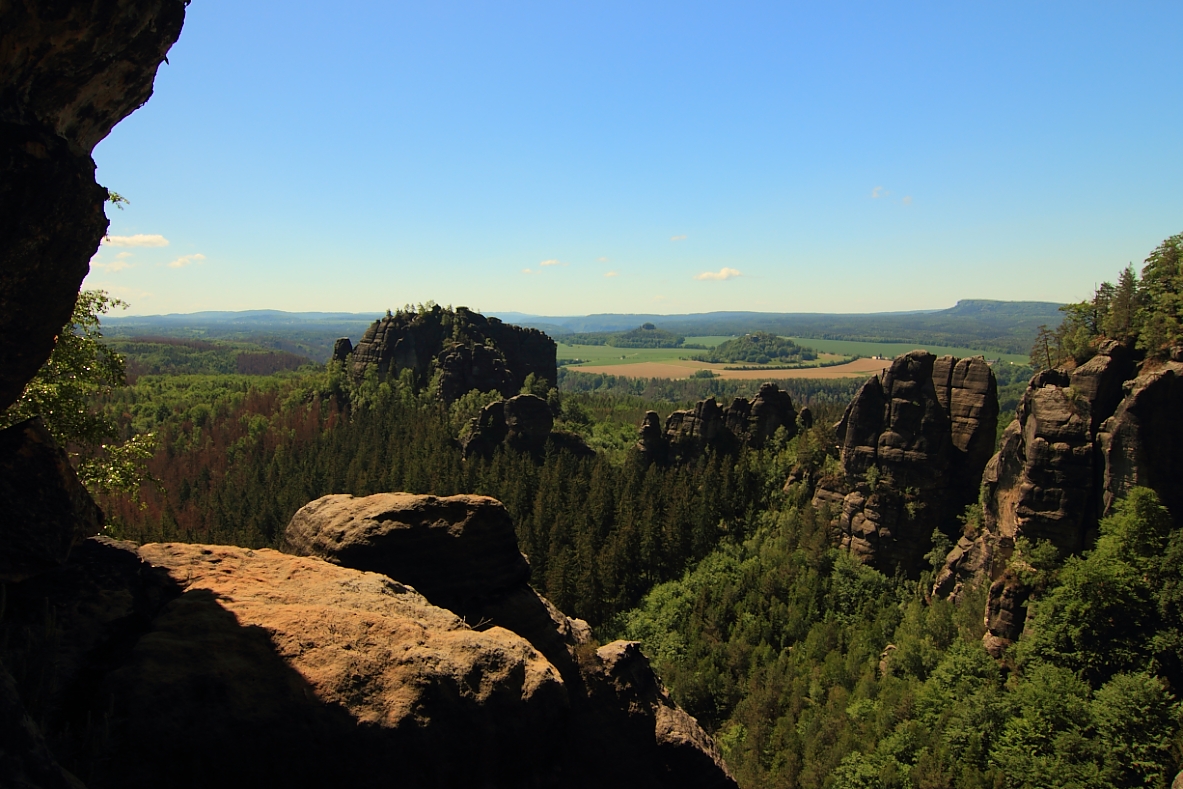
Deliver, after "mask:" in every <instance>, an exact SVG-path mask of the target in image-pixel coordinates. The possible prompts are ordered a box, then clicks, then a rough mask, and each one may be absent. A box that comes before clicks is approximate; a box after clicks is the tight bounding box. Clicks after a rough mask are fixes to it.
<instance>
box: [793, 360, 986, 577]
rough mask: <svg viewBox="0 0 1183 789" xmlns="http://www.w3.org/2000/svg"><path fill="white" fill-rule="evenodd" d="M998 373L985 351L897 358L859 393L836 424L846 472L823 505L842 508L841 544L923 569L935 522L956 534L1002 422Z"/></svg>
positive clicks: (817, 499)
mask: <svg viewBox="0 0 1183 789" xmlns="http://www.w3.org/2000/svg"><path fill="white" fill-rule="evenodd" d="M997 419H998V398H997V384H996V382H995V379H994V373H993V372H992V371H991V370H990V367H989V365H987V364H986V362H985V361H984V360H983V359H982V358H981V357H973V358H970V359H957V358H955V357H952V356H943V357H940V358H937V357H935V356H933V355H932V354H930V353H928V352H926V351H913V352H911V353H909V354H904V355H902V356H899V357H897V358H896V359H895V360H894V361H893V362H892V365H891V367H890V369H888V370H887V371H886V372H885V373H884V374H883V377H882V379H880V377H879V376H875V377H873V378H871V379H870V380H869V381H867V382H866V383H865V384H864V385H863V387H862V388H861V389H860V390H859V392H858V394H857V395H855V398H854V400H853V401H851V403H850V405H849V406H848V407H847V409H846V412H845V413H844V414H843V416H842V421H841V422H839V423H838V425H837V427H836V432H837V437H838V441H839V444H840V447H841V461H842V471H841V473H840V474H838V475H836V476H831V477H827V478H824V479H822V480H819V481H818V483H817V487H816V490H815V493H814V504H815V506H821V505H828V506H829V507H830V508H831V511H832V512H834V513H836V517H835V520H834V527H835V530H836V536H837V540H838V542H839V543H840V545H841V546H842V547H843V548H845V549H846V550H848V551H850V552H851V553H852V554H854V555H855V556H857V557H859V558H860V559H861V560H863V561H865V562H867V563H869V564H872V565H874V566H875V567H878V568H880V569H882V570H884V571H885V572H889V573H890V572H894V571H895V569H896V568H902V569H903V570H904V571H905V572H907V573H910V574H915V573H917V572H918V571H919V570H920V569H922V567H923V564H924V561H923V557H924V554H925V553H926V552H927V551H928V550H929V549H930V548H931V545H932V542H931V536H932V533H933V530H934V529H940V530H942V531H944V532H945V533H946V534H950V535H952V534H956V533H957V532H958V531H959V529H960V527H959V524H958V521H957V518H958V516H959V515H961V514H962V512H963V511H964V509H965V507H966V505H968V504H971V503H973V502H975V501H976V500H977V498H978V480H979V479H980V477H981V473H982V468H983V466H985V464H986V462H987V460H988V453H989V450H990V449H991V448H992V446H993V438H994V435H995V432H996V430H997Z"/></svg>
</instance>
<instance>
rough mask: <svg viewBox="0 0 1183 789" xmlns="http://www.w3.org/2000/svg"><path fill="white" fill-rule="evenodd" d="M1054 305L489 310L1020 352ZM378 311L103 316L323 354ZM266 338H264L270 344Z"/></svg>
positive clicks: (114, 328)
mask: <svg viewBox="0 0 1183 789" xmlns="http://www.w3.org/2000/svg"><path fill="white" fill-rule="evenodd" d="M1059 307H1060V305H1059V304H1056V303H1054V302H1046V301H989V300H985V299H963V300H961V301H959V302H957V304H956V305H955V306H953V307H950V308H948V309H943V310H925V311H912V312H875V313H808V312H799V313H793V312H788V313H777V312H743V311H727V312H706V313H696V314H685V315H656V314H620V313H605V314H600V315H577V316H545V315H529V314H526V313H521V312H496V311H494V312H490V313H488V315H490V316H495V317H498V318H500V319H501V320H503V321H505V322H506V323H514V324H518V325H521V326H530V327H533V328H536V329H541V330H542V331H544V332H547V333H548V334H550V335H552V336H554V337H562V336H563V335H566V334H575V333H581V332H603V331H626V330H629V329H635V328H637V327H638V326H640V325H641V324H642V323H653V324H655V325H656V326H657V327H659V328H661V329H664V330H666V331H671V332H675V333H678V334H686V335H706V334H746V333H748V332H752V331H768V332H775V333H777V334H783V335H788V336H793V337H807V338H808V337H813V338H816V339H833V340H860V341H873V342H876V341H877V342H904V343H918V344H930V345H952V346H964V347H970V348H980V349H982V350H996V351H1000V352H1003V353H1026V352H1027V351H1028V350H1029V349H1030V347H1031V345H1032V343H1033V342H1034V340H1035V334H1036V331H1037V330H1038V327H1039V326H1040V325H1043V324H1047V325H1049V326H1056V325H1058V324H1059V323H1060V319H1061V318H1062V317H1063V316H1062V315H1061V314H1060V312H1059ZM380 317H382V315H381V313H377V312H374V313H350V312H283V311H281V310H246V311H242V312H195V313H188V314H172V315H148V316H136V317H109V318H106V319H105V320H104V321H103V323H104V325H105V326H106V327H107V331H108V333H109V334H112V335H136V334H164V335H170V336H184V337H205V338H211V339H213V338H225V339H239V340H250V341H256V342H258V341H263V342H264V344H269V345H272V347H277V348H283V349H285V350H291V351H295V352H301V353H308V354H310V355H312V356H313V358H319V359H327V358H328V355H329V351H330V350H331V348H332V340H333V339H335V338H336V337H350V338H352V339H354V340H355V341H356V340H357V339H359V338H360V337H361V334H362V332H364V331H365V329H366V327H368V326H369V325H370V324H371V323H372V322H374V321H375V320H377V319H379V318H380ZM267 340H271V342H270V343H268V342H267Z"/></svg>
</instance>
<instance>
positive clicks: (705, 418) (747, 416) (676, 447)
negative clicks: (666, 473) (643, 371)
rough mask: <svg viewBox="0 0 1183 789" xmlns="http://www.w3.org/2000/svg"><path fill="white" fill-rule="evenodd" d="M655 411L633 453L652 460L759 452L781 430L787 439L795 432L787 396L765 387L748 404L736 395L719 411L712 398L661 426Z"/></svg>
mask: <svg viewBox="0 0 1183 789" xmlns="http://www.w3.org/2000/svg"><path fill="white" fill-rule="evenodd" d="M658 420H659V417H658V415H657V412H656V411H649V412H648V413H646V414H645V419H644V420H643V421H642V422H641V426H640V428H639V430H638V433H639V436H638V441H637V450H638V451H639V452H640V453H641V454H642V455H644V456H645V457H646V458H648V459H649V460H651V461H657V462H663V463H664V462H666V461H668V460H677V459H683V458H690V457H694V456H696V455H697V454H698V453H700V452H702V451H703V450H704V449H707V448H710V449H714V450H716V451H722V452H733V451H735V450H736V449H738V448H739V447H740V446H743V445H746V446H749V447H753V448H756V449H759V448H760V447H763V446H764V444H765V442H766V441H767V440H768V439H769V438H771V437H772V436H773V434H774V433H776V431H777V429H778V428H781V427H784V428H785V429H786V430H787V431H788V435H789V437H790V438H791V437H792V436H794V435H796V432H797V411H796V410H795V409H794V408H793V399H792V398H791V397H790V396H789V393H788V392H784V391H781V389H780V387H778V386H777V385H776V384H774V383H765V384H762V385H761V386H760V390H759V391H758V392H757V393H756V396H755V397H754V398H752V399H751V400H748V399H747V398H743V397H737V398H735V399H734V400H732V401H731V405H729V406H727V407H726V408H721V407H720V406H719V404H718V403H717V402H716V401H715V398H714V397H708V398H707V399H706V400H700V401H698V402H697V403H695V404H694V408H692V409H689V410H685V411H674V412H673V413H672V414H670V415H669V417H667V418H666V420H665V430H664V431H662V430H661V429H660V428H659V426H658V425H659V421H658Z"/></svg>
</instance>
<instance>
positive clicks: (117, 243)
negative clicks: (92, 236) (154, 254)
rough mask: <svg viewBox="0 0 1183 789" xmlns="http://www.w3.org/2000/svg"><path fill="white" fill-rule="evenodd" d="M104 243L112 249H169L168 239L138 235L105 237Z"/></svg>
mask: <svg viewBox="0 0 1183 789" xmlns="http://www.w3.org/2000/svg"><path fill="white" fill-rule="evenodd" d="M102 243H104V244H106V245H107V246H112V247H167V246H168V239H167V238H165V237H164V236H147V235H144V234H143V233H137V234H136V235H134V236H103V242H102Z"/></svg>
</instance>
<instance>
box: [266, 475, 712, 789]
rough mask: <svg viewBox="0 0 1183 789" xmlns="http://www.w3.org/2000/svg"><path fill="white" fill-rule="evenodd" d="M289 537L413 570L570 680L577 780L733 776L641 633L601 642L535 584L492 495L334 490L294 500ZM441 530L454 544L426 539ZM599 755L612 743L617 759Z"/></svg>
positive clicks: (381, 567) (394, 573) (566, 741)
mask: <svg viewBox="0 0 1183 789" xmlns="http://www.w3.org/2000/svg"><path fill="white" fill-rule="evenodd" d="M285 536H286V539H287V545H288V548H289V549H290V550H293V551H295V552H297V553H306V554H309V555H315V556H319V557H321V558H323V559H325V560H327V561H329V562H333V563H336V564H341V565H343V566H345V565H348V566H355V567H359V568H360V567H365V568H368V569H376V570H377V571H379V572H382V573H384V574H385V575H387V576H389V577H391V578H399V579H408V582H410V583H411V584H412V586H414V587H415V589H416V590H417V591H418V592H420V593H422V594H423V595H424V596H425V597H426V598H427V599H428V600H430V601H431V602H433V603H435V604H437V605H441V606H445V607H447V608H449V609H450V610H451V611H453V612H454V613H455V614H457V615H459V616H461V617H462V618H463V619H464V621H466V622H468V623H469V624H471V625H472V626H474V627H477V628H478V629H479V628H484V627H489V628H494V629H497V628H505V629H507V630H510V631H512V632H514V633H516V634H517V635H519V636H521V637H522V638H524V639H526V640H527V641H528V642H529V643H530V644H531V645H532V646H533V647H534V648H536V649H537V650H538V651H539V652H540V653H541V654H542V655H543V656H545V658H546V660H547V661H548V664H549V665H551V666H553V667H554V670H555V671H556V673H557V674H558V676H560V677H561V678H562V681H563V684H564V688H565V692H566V697H565V702H566V704H567V705H569V708H570V719H569V721H567V722H566V723H565V728H564V729H562V730H561V731H560V732H559V733H560V736H561V737H562V742H563V745H562V747H563V749H564V750H565V751H567V752H568V753H569V755H570V758H571V759H572V760H573V761H574V762H576V763H578V764H579V765H581V766H580V767H578V768H572V769H575V770H577V771H582V773H583V775H579V776H576V775H574V774H572V775H569V777H568V778H567V780H568V781H569V782H571V784H572V785H579V786H583V785H587V786H591V785H594V784H599V783H602V782H604V781H610V780H612V776H613V775H617V774H620V775H627V776H628V777H629V778H630V780H633V781H635V782H636V783H638V785H644V786H671V787H673V786H679V787H681V786H712V787H714V786H718V787H728V786H734V781H733V780H732V779H731V777H730V775H729V774H728V773H727V770H726V768H725V767H724V765H723V762H722V758H721V756H720V753H719V750H718V748H717V747H716V746H715V744H714V741H713V740H711V738H710V737H709V736H708V735H707V734H706V733H705V732H704V731H703V730H702V728H701V727H700V726H699V725H698V723H697V722H696V721H695V720H694V719H693V718H692V717H690V716H689V715H687V714H686V713H685V712H684V711H683V710H681V709H680V708H678V707H677V706H676V705H674V704H673V702H672V701H670V698H669V694H668V693H667V692H666V690H665V688H664V687H662V685H661V682H660V680H658V678H657V677H656V675H654V674H653V671H652V669H651V668H650V667H649V664H648V661H647V660H646V659H645V658H644V656H643V655H642V654H641V653H640V651H639V649H637V645H636V644H632V643H628V642H615V643H613V644H609V645H607V646H604V647H601V648H599V649H598V650H593V649H592V642H591V633H590V629H589V628H588V626H587V624H586V623H585V622H583V621H582V620H578V619H571V618H569V617H567V616H565V615H564V614H563V613H562V612H561V611H559V610H558V609H557V608H555V607H554V606H553V605H552V604H551V603H550V601H548V600H547V599H546V598H544V597H542V596H541V595H539V594H538V593H537V592H535V591H534V590H533V589H531V588H530V587H529V585H528V583H527V580H528V577H529V565H528V564H527V563H526V561H525V557H523V556H522V555H521V553H520V552H518V550H517V543H516V538H515V537H514V533H513V524H512V522H511V521H510V519H509V516H508V513H506V511H505V508H504V507H503V506H502V504H501V503H500V502H498V501H496V500H495V499H491V498H488V497H484V496H450V497H436V496H418V495H412V494H406V493H386V494H377V495H374V496H367V497H356V498H355V497H352V496H342V495H337V496H327V497H324V498H322V499H318V500H317V501H314V502H311V503H310V504H308V505H307V506H305V507H304V508H302V509H301V510H300V511H298V512H297V513H296V514H295V516H293V518H292V521H291V523H290V524H289V525H288V528H287V531H286V532H285ZM442 541H446V542H447V543H448V547H447V548H446V549H440V548H433V549H426V548H425V546H427V545H429V544H435V545H439V544H440V543H441V542H442ZM433 556H434V557H435V558H434V559H432V558H431V557H433ZM523 569H524V572H523ZM411 579H415V580H411ZM603 754H612V759H611V761H612V765H611V768H610V769H609V767H608V765H605V764H603V763H602V759H603V756H602V755H603Z"/></svg>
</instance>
